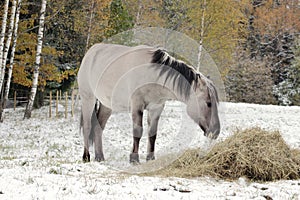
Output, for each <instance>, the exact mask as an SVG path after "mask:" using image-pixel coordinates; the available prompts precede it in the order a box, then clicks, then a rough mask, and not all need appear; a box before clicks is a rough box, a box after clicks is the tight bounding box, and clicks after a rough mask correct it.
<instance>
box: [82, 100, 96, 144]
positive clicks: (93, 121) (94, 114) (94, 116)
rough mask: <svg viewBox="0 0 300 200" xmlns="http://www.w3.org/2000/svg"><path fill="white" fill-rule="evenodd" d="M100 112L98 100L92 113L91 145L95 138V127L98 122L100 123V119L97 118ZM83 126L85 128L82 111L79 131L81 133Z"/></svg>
mask: <svg viewBox="0 0 300 200" xmlns="http://www.w3.org/2000/svg"><path fill="white" fill-rule="evenodd" d="M98 112H99V109H98V106H97V102H96V104H95V108H94V110H93V113H92V118H91V125H92V126H91V130H90V134H89V144H90V146H92V145H93V143H94V138H95V131H94V128H95V126H96V123H98V119H97V115H98ZM82 128H83V114H82V112H81V115H80V125H79V132H80V133H81V129H82Z"/></svg>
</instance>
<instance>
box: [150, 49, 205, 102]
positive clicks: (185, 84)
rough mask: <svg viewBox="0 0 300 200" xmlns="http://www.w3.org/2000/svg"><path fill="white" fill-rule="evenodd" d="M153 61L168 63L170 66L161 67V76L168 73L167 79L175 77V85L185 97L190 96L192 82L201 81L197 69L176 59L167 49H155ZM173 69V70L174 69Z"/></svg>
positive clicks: (160, 63)
mask: <svg viewBox="0 0 300 200" xmlns="http://www.w3.org/2000/svg"><path fill="white" fill-rule="evenodd" d="M151 62H152V63H156V64H159V65H166V66H169V67H170V68H171V69H170V68H168V67H160V68H159V69H160V70H161V71H160V74H159V75H160V76H161V75H163V74H166V81H167V80H168V79H173V86H174V88H175V86H176V87H177V88H178V90H179V92H180V93H181V94H183V95H184V97H185V98H188V97H189V96H190V89H191V84H192V83H193V82H195V84H197V82H198V81H199V78H200V74H199V73H197V71H196V70H195V69H194V68H193V67H191V66H189V65H187V64H186V63H184V62H183V61H181V60H176V59H175V58H173V57H172V56H170V55H169V54H168V53H167V52H166V51H164V50H161V49H158V50H156V51H154V53H153V56H152V61H151ZM172 69H173V70H172Z"/></svg>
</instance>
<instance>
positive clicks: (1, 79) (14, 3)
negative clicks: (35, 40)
mask: <svg viewBox="0 0 300 200" xmlns="http://www.w3.org/2000/svg"><path fill="white" fill-rule="evenodd" d="M16 6H17V0H13V1H12V7H11V15H10V20H9V21H10V22H9V28H8V32H7V33H8V34H7V38H6V43H5V48H4V51H3V57H2V67H1V73H0V74H1V76H0V93H1V92H4V91H2V88H3V87H2V86H3V83H4V75H5V67H6V61H7V55H8V51H9V47H10V43H11V37H12V33H13V30H14V22H15V15H16Z"/></svg>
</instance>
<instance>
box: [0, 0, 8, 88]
mask: <svg viewBox="0 0 300 200" xmlns="http://www.w3.org/2000/svg"><path fill="white" fill-rule="evenodd" d="M8 4H9V0H5V4H4V12H3V18H2V27H1V35H0V77H2V73H3V72H2V71H3V70H2V69H3V68H4V66H2V58H3V48H4V39H5V32H6V22H7V14H8ZM1 88H2V87H0V93H1Z"/></svg>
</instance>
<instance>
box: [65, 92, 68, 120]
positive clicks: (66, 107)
mask: <svg viewBox="0 0 300 200" xmlns="http://www.w3.org/2000/svg"><path fill="white" fill-rule="evenodd" d="M65 118H66V119H67V118H68V92H65Z"/></svg>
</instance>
